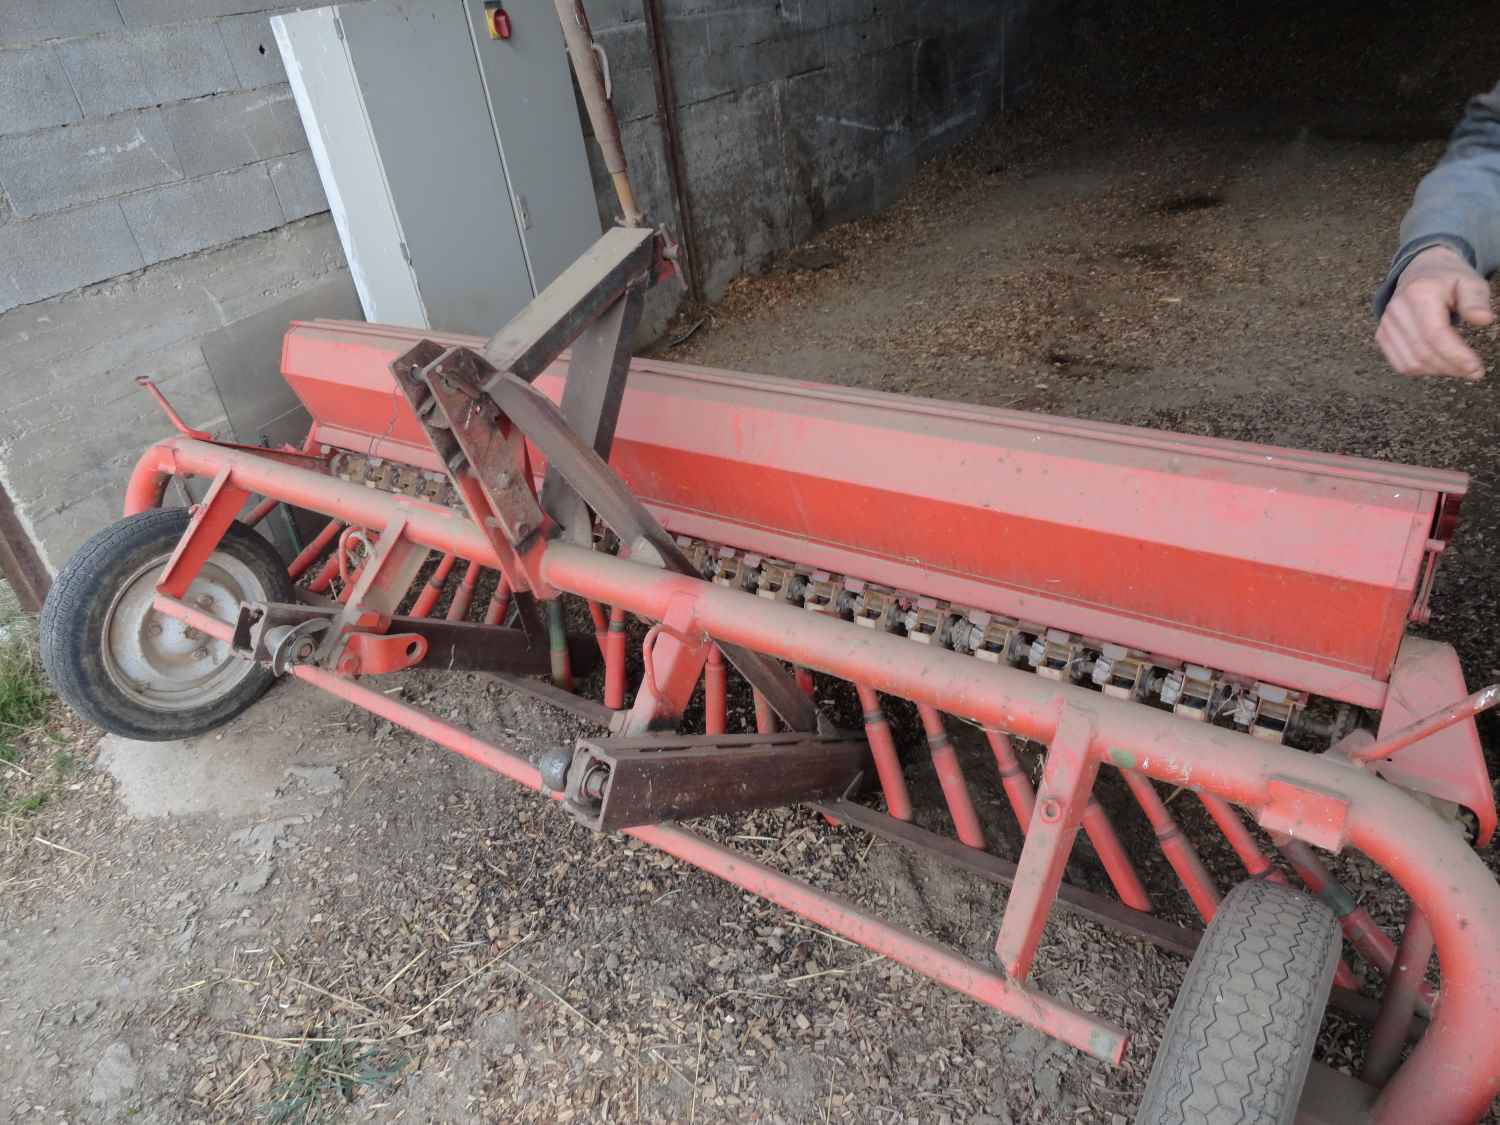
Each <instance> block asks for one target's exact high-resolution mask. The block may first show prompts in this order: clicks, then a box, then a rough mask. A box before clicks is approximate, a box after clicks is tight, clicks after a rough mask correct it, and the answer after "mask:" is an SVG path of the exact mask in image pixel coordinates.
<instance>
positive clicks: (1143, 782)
mask: <svg viewBox="0 0 1500 1125" xmlns="http://www.w3.org/2000/svg"><path fill="white" fill-rule="evenodd" d="M1120 774H1121V776H1122V777H1124V778H1125V784H1126V785H1128V786H1129V787H1130V792H1131V794H1132V795H1134V797H1135V799H1136V803H1137V804H1139V805H1140V806H1141V809H1142V810H1143V811H1144V812H1145V814H1146V819H1147V820H1149V821H1150V822H1151V829H1152V831H1153V832H1155V833H1156V841H1157V843H1159V844H1160V845H1161V850H1162V851H1163V852H1164V853H1166V857H1167V862H1168V863H1170V864H1171V865H1172V870H1173V871H1175V872H1177V878H1178V879H1180V880H1181V881H1182V885H1183V887H1184V888H1186V890H1187V893H1188V897H1189V898H1190V899H1192V900H1193V905H1194V906H1196V907H1197V908H1198V913H1199V914H1201V915H1202V916H1203V920H1204V921H1205V922H1212V921H1213V917H1214V911H1215V910H1217V909H1218V906H1219V892H1218V889H1217V888H1216V887H1215V886H1214V881H1213V877H1212V876H1210V875H1209V873H1208V869H1207V868H1205V867H1204V866H1203V860H1202V859H1200V858H1199V857H1198V851H1197V849H1196V848H1194V847H1193V845H1192V844H1191V843H1189V842H1188V838H1187V837H1186V836H1184V835H1183V833H1182V828H1181V827H1180V826H1179V825H1178V823H1177V821H1176V820H1175V819H1174V818H1173V816H1172V814H1171V813H1170V812H1168V811H1167V804H1166V802H1165V801H1163V800H1162V799H1161V794H1160V793H1158V792H1157V791H1156V786H1154V785H1153V784H1151V779H1150V778H1147V777H1143V776H1142V775H1141V774H1138V773H1136V772H1135V771H1134V770H1121V771H1120Z"/></svg>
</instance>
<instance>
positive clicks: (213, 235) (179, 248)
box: [0, 0, 327, 312]
mask: <svg viewBox="0 0 1500 1125" xmlns="http://www.w3.org/2000/svg"><path fill="white" fill-rule="evenodd" d="M272 10H287V7H286V5H285V4H282V5H280V6H273V5H270V4H266V3H264V0H261V2H257V0H118V3H117V2H116V0H4V3H3V4H0V312H3V311H4V310H5V309H8V308H12V307H14V306H16V305H22V304H27V303H30V302H34V301H39V300H43V299H45V298H47V297H52V296H55V295H57V294H59V293H66V292H69V291H70V290H73V289H77V288H78V287H79V286H82V285H89V284H92V283H94V282H98V281H103V280H105V279H106V278H111V277H116V276H119V275H120V274H122V273H127V272H130V271H132V270H137V269H143V268H145V267H147V266H151V265H153V264H155V263H157V262H161V261H166V260H168V259H171V258H177V257H181V256H183V255H185V254H191V253H194V252H195V251H199V250H204V249H207V248H209V247H212V246H219V245H224V244H226V243H230V242H233V241H234V240H236V239H239V238H243V237H245V236H247V235H251V234H257V233H259V232H261V231H267V230H271V229H273V228H276V227H279V226H282V225H284V224H286V223H288V222H293V221H295V220H297V219H301V218H305V217H306V216H308V215H311V214H316V213H317V212H319V211H324V210H327V204H326V203H325V202H324V200H323V197H322V192H321V190H320V189H319V186H318V182H317V175H316V172H315V171H314V169H313V165H312V159H311V157H310V156H309V154H308V152H307V139H306V137H304V136H303V132H302V125H301V122H300V121H299V120H298V118H297V107H296V105H295V103H294V102H293V100H292V95H291V90H290V89H289V88H288V86H287V84H286V75H285V74H284V73H283V71H282V68H281V56H280V55H279V54H278V53H277V50H276V44H275V41H274V40H273V39H272V37H271V33H270V25H269V22H268V20H269V15H270V12H271V11H272Z"/></svg>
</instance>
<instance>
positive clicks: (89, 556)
mask: <svg viewBox="0 0 1500 1125" xmlns="http://www.w3.org/2000/svg"><path fill="white" fill-rule="evenodd" d="M189 518H190V516H189V513H188V510H187V509H186V508H154V509H152V510H151V511H148V512H141V513H139V514H137V515H134V516H126V517H125V518H124V519H122V520H120V521H119V522H118V523H115V524H112V525H110V526H109V527H106V528H105V529H104V530H103V531H101V532H99V533H98V534H96V535H95V536H94V537H93V538H91V539H90V540H89V541H88V542H87V543H85V544H84V545H83V546H82V547H80V548H79V549H78V551H77V553H76V554H74V555H73V557H72V558H70V559H69V560H68V562H67V565H65V566H64V567H63V568H62V570H61V571H59V572H58V575H57V578H56V579H55V580H54V581H53V583H52V589H51V590H50V591H49V592H48V594H47V600H46V602H45V603H43V605H42V619H41V650H42V666H43V667H44V668H45V669H46V670H47V675H48V676H49V677H50V679H51V680H52V686H53V688H54V689H55V690H56V691H57V694H58V695H59V696H61V697H62V699H63V701H64V702H65V703H67V704H68V706H69V707H71V708H73V710H74V711H76V712H78V714H80V715H82V716H83V717H84V718H85V719H88V720H89V721H90V722H92V723H94V724H95V725H97V726H101V727H103V728H104V729H105V730H107V731H109V732H111V733H112V734H118V735H123V736H124V737H126V738H134V739H139V740H140V741H143V742H165V741H168V740H171V739H177V738H192V737H193V736H194V735H199V734H203V733H205V732H207V731H211V730H213V729H214V728H215V727H219V726H222V725H223V724H225V723H227V722H228V721H229V720H230V719H233V718H234V717H235V716H236V715H238V714H239V713H240V712H242V711H244V710H245V708H247V707H249V706H250V704H252V703H254V702H255V701H256V700H257V699H259V698H260V697H261V696H262V695H264V694H265V693H266V689H267V688H269V687H270V686H271V684H272V683H273V682H274V681H275V679H276V677H275V676H274V675H272V673H271V670H270V669H269V668H266V667H264V666H262V665H256V666H255V668H254V670H253V671H252V672H251V673H250V674H249V675H248V676H246V677H245V678H244V679H243V680H241V681H240V682H239V683H238V684H236V685H234V687H233V689H232V690H230V691H229V692H227V693H226V694H224V695H223V696H221V697H219V698H218V699H216V700H213V701H211V702H209V703H207V704H205V705H204V706H202V707H197V708H192V709H189V710H182V711H165V710H154V709H152V708H150V707H147V706H145V705H143V704H142V703H140V702H139V701H138V700H134V699H131V698H130V697H129V696H127V695H125V693H123V692H122V691H120V689H119V688H118V687H116V686H115V684H114V683H113V682H112V681H111V680H110V678H109V674H108V673H107V672H106V671H105V669H104V657H103V648H102V636H103V631H104V617H105V614H106V612H107V611H108V610H109V606H110V603H111V602H112V601H113V600H114V596H115V593H116V592H117V590H118V589H119V587H120V585H121V583H123V582H124V581H125V580H126V579H127V578H128V577H129V576H130V575H132V574H134V573H135V572H136V571H137V570H138V569H139V568H140V567H141V566H142V565H144V564H145V563H147V562H148V561H150V560H151V559H153V558H157V557H159V556H162V555H165V554H170V553H171V551H172V549H173V548H174V547H175V546H176V545H177V541H178V540H179V539H181V538H182V534H183V532H184V531H186V530H187V525H188V520H189ZM214 553H215V554H216V555H217V554H229V555H232V556H234V557H235V558H236V559H238V560H239V561H240V562H242V563H244V564H245V566H247V567H248V568H249V569H250V572H251V573H252V574H253V575H254V577H255V578H256V580H257V581H258V582H260V584H261V588H262V590H264V592H265V595H266V600H268V601H278V602H289V601H293V600H295V599H294V597H293V594H292V583H291V579H290V578H288V577H287V573H286V563H285V562H283V561H282V558H281V556H280V555H279V554H277V552H276V549H275V548H274V547H272V546H271V544H270V543H268V542H267V541H266V540H265V539H263V538H261V536H259V535H257V534H256V533H255V532H254V531H252V530H251V529H250V528H248V527H246V526H245V525H244V524H242V523H233V524H230V525H229V530H228V531H226V532H225V533H224V538H223V539H222V540H220V542H219V546H218V548H217V550H216V551H215V552H214Z"/></svg>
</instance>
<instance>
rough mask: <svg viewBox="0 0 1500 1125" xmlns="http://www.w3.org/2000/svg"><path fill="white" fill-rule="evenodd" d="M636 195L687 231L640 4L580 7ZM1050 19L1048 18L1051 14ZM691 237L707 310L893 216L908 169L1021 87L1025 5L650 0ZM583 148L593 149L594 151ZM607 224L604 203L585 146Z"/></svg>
mask: <svg viewBox="0 0 1500 1125" xmlns="http://www.w3.org/2000/svg"><path fill="white" fill-rule="evenodd" d="M587 7H588V11H589V19H590V22H591V24H592V25H593V30H594V35H595V38H596V39H597V41H598V42H599V44H600V45H601V46H602V47H604V49H605V51H606V53H607V54H608V56H609V60H610V71H611V76H612V78H613V83H614V100H615V105H616V109H617V112H618V113H619V115H620V119H621V135H622V139H623V141H624V144H625V149H626V155H627V158H628V159H629V160H630V162H631V169H632V180H633V181H634V184H635V188H636V192H637V194H638V195H639V196H640V197H641V198H642V199H643V201H644V203H645V205H646V207H647V209H648V211H649V213H650V214H652V215H654V216H656V217H657V218H659V219H661V220H663V221H666V222H668V223H670V224H674V229H675V230H676V231H677V232H678V233H679V235H680V234H681V233H682V231H683V223H682V216H680V215H678V214H677V211H676V208H675V206H674V204H673V198H672V182H671V178H670V175H671V172H670V168H669V163H668V161H667V159H666V155H665V152H664V149H663V147H662V139H661V127H660V122H659V108H660V107H659V106H658V102H657V96H656V86H655V78H654V73H653V70H652V67H653V52H652V49H651V45H650V41H649V38H648V34H647V25H646V23H645V21H644V18H643V8H642V4H641V2H640V0H587ZM1055 7H1056V6H1054V8H1055ZM662 14H663V17H664V28H663V34H664V37H665V40H666V47H667V52H668V55H669V57H670V71H671V78H672V82H671V86H672V89H673V94H674V98H673V100H674V103H675V104H674V107H673V108H674V111H675V116H676V118H677V123H678V130H679V134H680V137H679V140H680V147H681V157H682V163H683V164H684V165H685V180H686V183H685V184H683V185H682V187H683V191H684V194H685V195H686V196H687V206H688V210H689V211H690V212H691V213H692V218H693V227H694V229H693V231H692V242H693V244H694V246H695V248H696V250H697V252H698V257H699V258H700V259H701V260H700V261H699V263H698V265H699V268H700V277H701V279H702V284H703V287H704V290H705V292H706V295H707V296H708V298H709V299H714V298H716V297H717V296H719V295H720V294H721V293H722V292H723V290H724V288H725V286H726V285H728V283H729V282H730V281H731V280H732V279H733V278H734V277H736V276H737V275H739V274H740V273H742V272H745V271H746V270H754V269H756V268H758V267H760V266H761V265H762V264H764V262H765V261H766V260H767V259H768V258H769V257H771V256H772V255H774V254H775V253H777V252H778V251H781V250H784V249H786V248H788V247H790V246H793V245H795V244H797V243H798V242H801V241H803V240H804V239H806V238H807V237H809V236H810V235H812V234H815V233H817V232H818V231H820V230H823V229H826V228H827V227H829V226H831V225H834V224H836V223H839V222H842V221H845V220H848V219H852V218H857V217H859V216H862V215H866V214H870V213H872V212H874V211H877V210H879V209H880V208H882V207H884V206H886V205H887V204H888V203H890V202H891V201H892V200H893V199H894V198H895V197H896V195H897V194H898V193H899V192H900V191H901V190H902V189H903V188H904V187H905V186H906V185H907V184H908V182H909V181H910V179H911V176H912V174H913V172H914V171H915V169H916V166H917V165H918V163H920V162H921V161H923V160H925V159H926V158H928V157H929V156H932V155H934V154H935V153H937V152H940V151H941V150H943V149H944V148H947V147H948V146H950V145H953V144H955V143H957V142H959V141H961V140H963V139H964V138H966V137H968V136H969V135H971V134H972V133H973V131H974V130H975V129H976V128H977V127H978V125H979V123H980V122H982V121H983V120H984V119H985V118H986V117H987V116H989V114H990V113H991V112H993V111H994V110H996V109H999V108H1001V107H1002V106H1003V104H1004V103H1005V100H1006V99H1007V98H1010V97H1015V96H1017V95H1018V94H1020V93H1022V92H1024V89H1025V87H1026V85H1027V84H1028V80H1029V75H1030V74H1031V73H1032V65H1034V62H1035V60H1034V59H1031V58H1023V57H1022V52H1021V51H1019V50H1018V49H1017V48H1018V44H1020V43H1021V42H1022V41H1023V40H1025V41H1026V42H1027V43H1028V46H1038V45H1040V44H1037V43H1035V42H1034V36H1033V31H1034V25H1038V24H1047V23H1048V22H1049V21H1051V22H1056V17H1055V16H1054V15H1052V14H1049V13H1048V12H1047V10H1046V9H1045V8H1044V7H1043V6H1042V5H1033V4H1032V3H1030V0H662ZM591 147H592V146H591ZM594 168H595V176H596V184H597V187H598V190H599V198H600V207H601V211H602V212H603V213H604V215H605V216H606V217H609V216H611V215H613V213H614V212H615V207H614V203H613V197H612V195H611V193H610V191H609V184H608V178H607V176H605V174H604V170H603V166H602V164H601V163H600V162H599V160H598V158H597V151H595V159H594Z"/></svg>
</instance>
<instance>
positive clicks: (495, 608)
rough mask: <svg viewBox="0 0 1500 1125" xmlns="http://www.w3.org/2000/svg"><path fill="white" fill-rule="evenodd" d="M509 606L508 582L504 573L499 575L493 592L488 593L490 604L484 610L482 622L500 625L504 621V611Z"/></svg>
mask: <svg viewBox="0 0 1500 1125" xmlns="http://www.w3.org/2000/svg"><path fill="white" fill-rule="evenodd" d="M509 608H510V583H509V582H507V581H506V579H505V575H503V574H502V575H501V576H500V581H499V583H497V584H496V586H495V592H494V593H493V594H491V595H490V604H489V605H487V606H486V607H485V610H484V623H485V624H486V625H502V624H504V623H505V611H506V610H508V609H509Z"/></svg>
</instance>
